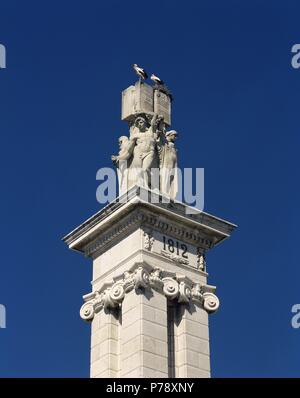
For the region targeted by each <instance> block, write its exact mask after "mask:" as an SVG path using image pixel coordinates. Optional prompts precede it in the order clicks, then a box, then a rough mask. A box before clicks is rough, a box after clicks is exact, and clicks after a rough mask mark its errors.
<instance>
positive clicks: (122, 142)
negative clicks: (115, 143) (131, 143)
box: [119, 135, 128, 148]
mask: <svg viewBox="0 0 300 398" xmlns="http://www.w3.org/2000/svg"><path fill="white" fill-rule="evenodd" d="M127 141H128V137H126V135H122V136H121V137H120V138H119V147H120V148H122V145H123V144H124V143H125V142H127Z"/></svg>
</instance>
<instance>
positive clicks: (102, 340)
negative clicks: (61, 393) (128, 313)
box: [91, 309, 120, 377]
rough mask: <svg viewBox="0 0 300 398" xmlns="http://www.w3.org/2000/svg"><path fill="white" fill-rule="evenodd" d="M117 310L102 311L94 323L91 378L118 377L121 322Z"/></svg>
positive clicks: (96, 315) (96, 316)
mask: <svg viewBox="0 0 300 398" xmlns="http://www.w3.org/2000/svg"><path fill="white" fill-rule="evenodd" d="M118 318H119V314H118V312H117V310H115V309H113V310H111V311H105V310H104V309H102V310H101V311H100V312H99V313H97V314H95V317H94V319H93V321H92V336H91V377H118V376H119V370H120V362H119V357H120V340H119V336H120V322H119V319H118Z"/></svg>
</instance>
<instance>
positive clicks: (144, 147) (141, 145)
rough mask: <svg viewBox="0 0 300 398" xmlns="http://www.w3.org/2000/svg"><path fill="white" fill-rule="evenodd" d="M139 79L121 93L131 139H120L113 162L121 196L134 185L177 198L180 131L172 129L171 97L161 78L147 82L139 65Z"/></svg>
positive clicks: (156, 77)
mask: <svg viewBox="0 0 300 398" xmlns="http://www.w3.org/2000/svg"><path fill="white" fill-rule="evenodd" d="M133 69H134V70H135V72H136V74H137V75H138V76H139V80H138V81H137V82H136V83H135V84H134V85H131V86H129V87H128V88H126V89H125V90H124V91H123V92H122V115H121V119H122V120H123V121H126V122H127V123H128V129H129V134H128V136H124V135H123V136H121V137H120V138H119V149H120V151H119V154H118V155H113V156H112V160H113V162H114V164H115V166H116V167H117V171H118V179H119V194H120V195H122V194H123V193H125V192H127V191H128V190H129V189H130V188H132V187H133V186H135V185H139V186H143V187H145V188H149V189H151V190H158V191H160V192H161V193H162V194H164V195H166V196H169V197H170V198H171V199H175V197H176V194H177V189H178V181H177V180H178V178H177V149H176V147H175V140H176V138H177V132H176V131H175V130H171V131H167V129H168V128H169V127H170V126H171V104H172V95H171V93H170V91H169V89H168V88H167V86H166V85H165V83H164V82H163V80H161V79H160V78H159V77H158V76H156V75H154V74H152V75H151V77H150V79H151V80H152V82H154V85H149V84H148V83H146V82H145V80H146V79H148V74H147V72H146V71H145V70H144V69H143V68H141V67H139V66H138V65H137V64H134V65H133Z"/></svg>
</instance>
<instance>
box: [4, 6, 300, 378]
mask: <svg viewBox="0 0 300 398" xmlns="http://www.w3.org/2000/svg"><path fill="white" fill-rule="evenodd" d="M297 3H298V4H297ZM299 15H300V5H299V2H297V1H274V0H273V1H264V2H262V1H256V0H251V1H243V2H240V1H233V0H227V1H226V2H224V1H213V2H212V1H199V0H197V1H191V0H190V1H185V2H183V1H178V2H175V1H170V0H165V1H162V0H160V1H151V2H142V3H141V2H138V1H126V2H124V1H120V0H119V1H117V0H111V1H109V2H99V1H96V0H91V1H89V2H82V1H76V0H73V1H64V2H59V1H55V0H52V1H43V2H38V1H30V0H29V1H26V2H21V1H15V0H10V1H9V2H7V1H3V0H0V43H2V44H4V45H5V46H6V48H7V69H5V70H4V69H1V70H0V131H1V156H0V178H1V186H2V189H1V206H0V217H1V229H0V240H1V246H2V247H1V274H0V303H1V304H4V305H5V306H6V309H7V328H6V329H0V352H1V356H0V376H2V377H4V376H6V377H12V376H20V377H34V376H37V377H53V376H55V377H87V376H88V375H89V343H90V341H89V339H90V331H89V326H88V325H87V324H86V323H84V322H83V321H82V320H81V319H80V318H79V314H78V311H79V308H80V306H81V303H82V300H81V296H82V295H83V294H85V293H87V292H89V291H90V285H89V282H90V280H91V262H90V260H88V259H86V258H84V257H82V256H80V255H79V254H77V253H74V252H71V251H69V250H68V249H67V247H66V246H65V245H64V244H63V243H62V242H61V237H62V236H63V235H64V234H66V233H67V232H69V231H70V230H71V229H73V228H74V227H75V226H77V225H79V224H80V223H81V222H82V221H84V220H85V219H86V218H87V217H89V216H90V215H92V214H93V213H95V212H96V211H98V210H99V209H100V205H99V204H98V203H97V201H96V196H95V192H96V188H97V184H98V182H97V181H96V179H95V175H96V171H97V170H98V169H99V168H100V167H107V166H111V161H110V155H111V154H113V153H115V152H116V150H117V138H118V137H119V136H120V135H123V134H126V132H127V130H126V124H124V123H123V122H121V120H120V99H121V90H123V89H124V88H126V87H127V86H128V85H129V84H131V83H132V82H134V80H135V76H134V74H133V71H132V70H131V64H132V63H134V62H136V63H138V64H140V65H143V66H144V67H145V68H146V69H147V70H149V71H150V72H154V73H156V74H158V75H159V76H161V77H162V78H163V79H164V80H166V82H167V84H168V86H169V88H170V89H171V91H172V92H173V95H174V98H175V100H174V103H173V125H172V127H173V128H175V129H176V130H177V131H178V132H179V133H180V137H179V139H178V148H179V157H180V158H179V159H180V160H179V161H180V166H181V167H194V168H195V167H204V168H205V211H207V212H208V213H212V214H214V215H216V216H219V217H221V218H225V219H228V220H229V221H232V222H234V223H236V224H238V226H239V228H238V229H237V230H236V231H235V233H234V234H233V236H232V238H231V239H230V240H228V241H226V242H225V243H223V244H222V245H220V246H219V247H217V248H215V249H214V250H213V251H211V252H210V254H209V256H208V258H207V262H208V272H209V274H210V279H209V282H210V283H211V284H216V285H217V286H218V296H219V297H220V299H221V308H220V310H219V312H218V313H217V314H215V315H213V316H212V317H211V318H210V319H211V331H210V334H211V353H212V357H211V363H212V375H213V376H215V377H228V376H237V377H254V376H256V377H264V376H266V377H283V376H287V377H288V376H291V377H292V376H293V377H297V376H299V374H300V355H299V347H300V329H293V328H292V327H291V317H292V314H291V307H292V305H293V304H295V303H299V302H300V289H299V280H300V269H299V261H298V257H299V254H298V236H297V233H298V232H297V231H298V228H297V225H298V222H299V212H298V204H299V199H300V198H299V196H300V195H299V193H300V190H299V122H298V115H299V92H300V69H298V70H296V69H293V68H292V67H291V47H292V45H293V44H295V43H300V29H299Z"/></svg>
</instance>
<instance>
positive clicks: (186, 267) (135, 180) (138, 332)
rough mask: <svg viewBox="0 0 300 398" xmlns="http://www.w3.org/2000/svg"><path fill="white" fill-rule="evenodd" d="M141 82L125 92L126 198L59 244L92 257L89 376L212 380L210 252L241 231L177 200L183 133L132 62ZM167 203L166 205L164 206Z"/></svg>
mask: <svg viewBox="0 0 300 398" xmlns="http://www.w3.org/2000/svg"><path fill="white" fill-rule="evenodd" d="M134 69H135V71H136V72H137V74H138V75H139V77H140V79H139V81H138V82H137V83H136V84H135V85H132V86H130V87H128V88H127V89H126V90H124V91H123V93H122V120H124V121H126V122H127V123H128V128H129V132H128V136H122V137H120V138H119V147H120V148H119V153H118V154H117V155H113V156H112V160H113V162H114V164H115V166H116V168H117V172H118V178H119V191H120V195H119V197H118V198H116V199H115V201H114V202H112V203H110V204H108V205H107V206H106V207H104V208H103V209H101V210H100V211H99V212H98V213H96V214H95V215H93V216H92V217H90V218H89V219H87V220H86V221H85V222H84V223H83V224H81V225H80V226H79V227H77V228H76V229H75V230H73V231H72V232H70V233H69V234H68V235H67V236H65V237H64V238H63V240H64V242H65V243H66V244H67V245H68V247H69V248H70V249H72V250H76V251H78V252H80V253H82V254H84V255H85V256H87V257H90V258H91V259H92V261H93V277H92V291H91V292H90V293H88V294H86V295H85V296H84V297H83V300H84V304H83V305H82V307H81V309H80V315H81V317H82V318H83V319H84V320H86V321H88V322H90V323H91V360H90V375H91V377H116V378H117V377H145V378H151V377H155V378H159V377H162V378H173V377H186V378H199V377H210V353H209V324H208V317H209V314H211V313H214V312H215V311H217V309H218V307H219V299H218V298H217V296H216V294H215V291H216V287H215V286H211V285H209V284H207V276H208V274H207V268H206V257H207V252H208V251H209V250H211V249H212V248H213V247H214V246H215V245H217V244H219V243H221V242H222V241H223V240H225V239H227V238H228V237H229V236H230V234H231V232H232V231H233V230H234V229H235V227H236V226H235V225H234V224H232V223H230V222H227V221H225V220H222V219H220V218H218V217H215V216H212V215H210V214H207V213H205V212H200V211H199V212H192V213H191V212H189V211H188V210H189V206H188V205H187V204H185V203H182V202H179V201H177V200H176V193H177V189H178V186H177V185H178V184H177V175H176V169H177V149H176V146H175V139H176V137H177V132H176V131H175V130H168V129H169V127H170V125H171V104H172V96H171V93H170V92H169V90H168V89H167V87H166V86H165V84H164V83H163V82H162V80H161V79H159V78H158V77H157V76H155V75H152V76H151V79H152V80H153V81H154V83H155V84H154V85H149V84H147V83H146V82H145V80H146V78H147V77H148V76H147V74H146V72H145V71H144V69H142V68H140V67H138V66H137V65H136V64H135V65H134ZM166 199H167V200H166Z"/></svg>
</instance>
